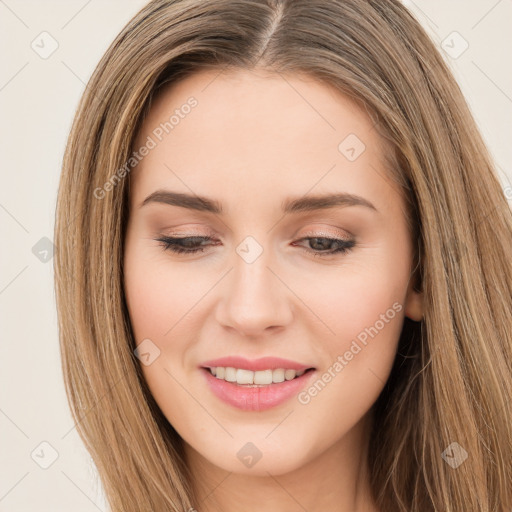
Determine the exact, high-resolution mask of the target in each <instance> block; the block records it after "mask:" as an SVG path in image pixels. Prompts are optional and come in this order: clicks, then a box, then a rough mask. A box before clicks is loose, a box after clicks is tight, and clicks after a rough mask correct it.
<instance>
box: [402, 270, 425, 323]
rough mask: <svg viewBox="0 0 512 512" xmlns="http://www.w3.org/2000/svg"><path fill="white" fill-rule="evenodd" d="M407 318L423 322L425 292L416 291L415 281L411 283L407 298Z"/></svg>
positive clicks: (412, 280)
mask: <svg viewBox="0 0 512 512" xmlns="http://www.w3.org/2000/svg"><path fill="white" fill-rule="evenodd" d="M405 316H406V317H408V318H410V319H411V320H414V321H415V322H421V320H423V292H421V291H417V290H416V287H415V280H414V279H411V280H410V281H409V287H408V289H407V295H406V297H405Z"/></svg>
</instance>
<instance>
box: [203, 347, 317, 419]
mask: <svg viewBox="0 0 512 512" xmlns="http://www.w3.org/2000/svg"><path fill="white" fill-rule="evenodd" d="M200 368H201V371H202V373H203V375H204V377H205V379H206V383H207V385H208V387H209V388H210V390H211V391H212V392H213V394H214V395H215V396H216V397H217V398H219V399H220V400H222V401H223V402H225V403H227V404H229V405H231V406H233V407H236V408H238V409H241V410H244V411H264V410H267V409H270V408H272V407H276V406H278V405H280V404H282V403H284V402H286V401H287V400H289V399H291V398H292V397H293V396H296V395H297V394H298V393H299V392H300V391H301V389H303V388H304V387H305V386H306V385H307V383H308V382H309V381H310V380H311V378H312V375H313V374H314V373H315V369H314V368H312V367H311V366H307V365H304V364H301V363H298V362H297V361H291V360H289V359H282V358H278V357H262V358H260V359H255V360H249V359H245V358H242V357H238V356H231V357H223V358H220V359H214V360H210V361H205V362H204V363H202V364H201V366H200ZM219 369H222V370H224V369H225V370H228V369H229V371H228V372H224V371H222V372H220V373H221V374H220V375H218V376H216V375H215V374H216V373H217V372H218V370H219ZM233 370H234V371H233ZM238 370H240V371H238ZM281 370H283V371H284V373H287V375H288V377H289V378H288V379H283V380H282V381H281V379H280V378H279V379H277V380H278V381H279V382H274V381H272V382H271V381H270V380H268V379H267V380H265V379H262V380H258V379H255V382H254V383H252V384H251V383H245V381H244V380H242V382H244V383H243V384H241V383H238V382H237V381H236V378H229V377H228V378H227V379H226V378H225V377H226V375H225V373H229V374H230V375H237V374H238V376H240V374H243V375H244V376H245V375H248V374H251V373H254V375H255V376H257V375H261V376H263V374H270V375H272V374H273V375H276V374H281V373H283V372H282V371H281ZM292 376H293V377H292ZM239 380H240V379H239ZM230 381H231V382H230ZM257 382H266V383H265V384H257Z"/></svg>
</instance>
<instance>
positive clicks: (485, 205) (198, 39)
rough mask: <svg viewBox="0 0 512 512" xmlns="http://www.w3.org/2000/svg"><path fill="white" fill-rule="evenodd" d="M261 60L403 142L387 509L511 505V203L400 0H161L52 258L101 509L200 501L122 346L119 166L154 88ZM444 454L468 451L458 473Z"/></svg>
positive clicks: (145, 26) (135, 49) (145, 20)
mask: <svg viewBox="0 0 512 512" xmlns="http://www.w3.org/2000/svg"><path fill="white" fill-rule="evenodd" d="M256 67H258V68H262V69H267V70H270V71H272V72H274V73H298V72H303V73H307V74H309V75H310V76H313V77H315V78H316V79H318V80H320V81H322V82H325V83H326V84H330V85H334V86H335V87H336V88H337V89H338V90H339V91H340V92H342V93H344V94H347V95H349V96H350V97H352V98H355V99H357V100H358V101H360V102H361V103H362V104H364V105H365V108H367V110H368V112H370V113H371V115H372V116H374V118H375V122H376V128H377V129H378V130H379V133H381V135H382V136H383V137H385V138H386V139H388V140H389V141H390V142H391V144H392V147H393V148H394V154H393V155H391V157H390V158H391V159H392V160H393V162H394V164H395V165H394V166H393V170H392V172H393V178H394V179H395V180H396V181H397V182H398V183H400V185H401V187H402V190H403V194H404V197H405V198H406V200H407V203H408V206H409V211H408V212H407V214H408V220H409V222H410V225H411V236H413V237H415V244H417V252H416V254H415V263H416V273H415V279H416V282H417V284H416V286H417V288H418V289H421V291H422V292H423V296H424V299H423V300H424V319H423V320H422V321H421V322H413V321H410V320H408V319H406V320H405V323H404V328H403V332H402V335H401V339H400V344H399V350H398V353H397V356H396V361H395V365H394V367H393V370H392V373H391V375H390V378H389V380H388V382H387V384H386V386H385V388H384V390H383V392H382V393H381V395H380V397H379V399H378V401H377V403H376V404H375V410H376V413H377V414H376V416H375V427H374V430H373V433H372V437H371V444H370V452H369V457H370V460H369V463H370V471H371V486H372V490H373V493H374V499H375V501H376V503H377V505H378V507H379V508H380V510H382V511H384V512H387V511H389V512H398V511H401V512H426V511H431V510H432V511H433V510H435V511H441V510H442V511H453V512H462V511H471V512H473V511H475V512H476V511H482V512H484V511H498V510H510V509H512V497H511V493H512V417H511V405H510V399H511V397H512V367H511V365H512V270H511V255H512V214H511V211H510V207H509V205H508V203H507V201H506V198H505V195H504V193H503V191H502V189H501V186H500V182H499V180H498V178H497V174H496V171H495V167H494V164H493V162H492V160H491V157H490V155H489V153H488V151H487V149H486V147H485V146H484V143H483V141H482V138H481V136H480V134H479V132H478V130H477V127H476V125H475V122H474V120H473V118H472V116H471V114H470V112H469V110H468V107H467V104H466V102H465V100H464V98H463V96H462V94H461V92H460V90H459V87H458V86H457V83H456V82H455V80H454V78H453V77H452V75H451V73H450V71H449V70H448V68H447V66H446V65H445V63H444V61H443V59H442V57H441V56H440V54H439V52H438V51H437V49H436V47H435V46H434V44H433V43H432V42H431V40H430V39H429V38H428V36H427V35H426V33H425V31H424V30H423V29H422V28H421V26H420V25H419V23H418V22H417V21H416V20H415V19H414V18H413V16H412V15H411V14H410V13H409V12H408V11H407V10H406V9H405V8H404V7H403V6H402V5H401V4H400V2H399V1H397V0H293V1H291V0H290V1H288V0H283V1H280V0H273V1H272V0H268V2H266V1H264V0H154V1H151V2H149V3H148V4H147V5H146V6H145V7H144V8H143V9H142V10H141V11H140V12H139V13H138V14H136V15H135V17H134V18H133V19H132V20H131V21H130V22H129V23H128V24H127V25H126V27H125V28H124V29H123V30H122V31H121V33H120V34H119V35H118V36H117V37H116V39H115V40H114V41H113V43H112V44H111V46H110V47H109V48H108V50H107V52H106V53H105V55H104V56H103V58H102V59H101V61H100V63H99V64H98V66H97V68H96V70H95V71H94V73H93V75H92V77H91V79H90V81H89V83H88V85H87V88H86V90H85V92H84V94H83V97H82V99H81V102H80V104H79V107H78V110H77V112H76V116H75V120H74V123H73V126H72V129H71V133H70V135H69V140H68V144H67V148H66V152H65V156H64V161H63V169H62V176H61V181H60V186H59V192H58V202H57V210H56V223H55V243H56V252H55V258H54V262H55V263H54V265H55V289H56V300H57V307H58V319H59V329H60V346H61V353H62V365H63V374H64V380H65V385H66V392H67V395H68V399H69V403H70V407H71V410H72V413H73V416H74V419H75V421H76V428H77V431H78V433H79V434H80V436H81V438H82V440H83V441H84V443H85V445H86V447H87V449H88V450H89V452H90V454H91V456H92V458H93V461H94V463H95V465H96V467H97V469H98V472H99V475H100V477H101V481H102V484H103V487H104V490H105V494H106V497H107V499H108V502H109V505H110V507H111V508H112V510H113V511H115V512H118V511H123V512H132V511H133V512H135V511H137V512H141V511H153V512H154V511H163V510H172V511H187V510H189V508H191V507H194V506H196V507H199V504H198V503H197V501H195V500H197V497H196V496H193V493H192V486H191V479H190V474H189V472H188V468H187V466H186V464H185V461H184V456H183V450H182V444H181V439H180V437H179V435H178V434H177V433H176V431H175V430H174V429H173V428H172V426H171V425H170V424H169V422H168V421H167V420H166V418H165V417H164V416H163V414H162V412H161V411H160V409H159V408H158V406H157V405H156V403H155V401H154V399H153V397H152V396H151V393H150V392H149V390H148V387H147V385H146V383H145V381H144V379H143V376H142V372H141V369H140V362H139V360H138V359H137V358H136V357H135V356H134V353H133V350H134V348H135V340H134V339H133V334H132V331H131V326H130V319H129V315H128V312H127V308H126V304H125V300H124V294H123V268H122V259H123V258H122V255H123V240H124V232H125V225H126V219H127V214H128V211H127V187H128V182H129V170H130V169H129V168H127V167H126V165H125V162H127V161H129V159H130V155H131V149H132V144H133V141H134V138H135V136H136V134H137V130H138V129H139V127H140V125H141V122H142V119H143V117H144V115H145V113H147V111H148V109H149V108H150V106H151V101H152V99H153V98H154V97H155V94H156V92H157V91H158V90H159V89H160V88H161V87H162V86H163V85H164V84H166V85H171V84H172V83H175V82H177V81H178V80H179V79H181V78H183V77H185V76H187V75H189V74H191V73H194V72H196V71H198V70H201V69H206V68H211V69H213V68H215V69H218V70H219V72H221V71H222V70H229V69H235V68H241V69H249V70H250V69H255V68H256ZM199 108H200V106H199ZM122 169H124V172H122ZM107 183H110V185H107ZM139 341H140V340H139ZM453 443H457V445H455V444H453ZM454 450H455V451H456V452H457V453H458V454H459V456H460V454H467V458H466V459H465V460H464V461H463V462H462V463H461V464H460V465H458V467H456V468H455V467H452V465H451V464H448V462H447V457H446V454H448V457H450V456H451V457H452V459H453V454H454ZM462 450H464V451H462Z"/></svg>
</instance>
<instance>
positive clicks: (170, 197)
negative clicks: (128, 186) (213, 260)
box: [139, 190, 378, 215]
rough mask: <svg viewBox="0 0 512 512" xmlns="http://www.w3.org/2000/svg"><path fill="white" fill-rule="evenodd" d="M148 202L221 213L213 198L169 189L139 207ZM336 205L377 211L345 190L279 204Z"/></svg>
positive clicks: (301, 208)
mask: <svg viewBox="0 0 512 512" xmlns="http://www.w3.org/2000/svg"><path fill="white" fill-rule="evenodd" d="M150 203H162V204H168V205H171V206H179V207H181V208H188V209H190V210H197V211H201V212H208V213H215V214H218V215H222V213H223V209H222V205H221V203H219V202H218V201H216V200H214V199H210V198H207V197H204V196H198V195H191V194H184V193H181V192H171V191H169V190H156V191H155V192H153V193H151V194H150V195H149V196H148V197H146V199H144V201H143V202H142V203H141V204H140V206H139V208H142V207H143V206H145V205H147V204H150ZM336 206H339V207H346V206H364V207H366V208H369V209H371V210H374V211H376V212H378V210H377V208H375V206H374V205H373V204H372V203H371V202H370V201H368V200H367V199H365V198H364V197H361V196H358V195H355V194H348V193H346V192H339V193H333V194H324V195H316V196H311V195H308V196H303V197H299V198H288V199H286V200H285V201H283V202H282V204H281V208H282V210H283V213H300V212H311V211H316V210H326V209H329V208H334V207H336Z"/></svg>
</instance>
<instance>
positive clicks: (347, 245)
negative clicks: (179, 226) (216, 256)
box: [156, 236, 355, 257]
mask: <svg viewBox="0 0 512 512" xmlns="http://www.w3.org/2000/svg"><path fill="white" fill-rule="evenodd" d="M156 240H157V242H160V243H161V245H162V246H163V248H164V250H166V251H167V250H169V251H172V252H174V253H177V254H194V253H197V252H203V251H204V250H205V245H211V244H208V242H211V241H212V240H213V238H212V237H210V236H187V237H181V238H177V237H168V236H162V237H160V238H157V239H156ZM305 240H309V245H310V246H311V247H312V249H308V248H306V247H302V248H303V249H304V250H305V251H307V252H309V253H312V254H313V256H315V257H317V256H320V257H328V256H332V255H333V254H345V253H347V252H349V251H350V250H351V249H352V248H353V247H354V246H355V241H354V240H342V239H339V238H327V237H305V238H301V239H300V240H299V242H302V241H305ZM329 248H330V250H328V249H329Z"/></svg>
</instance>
